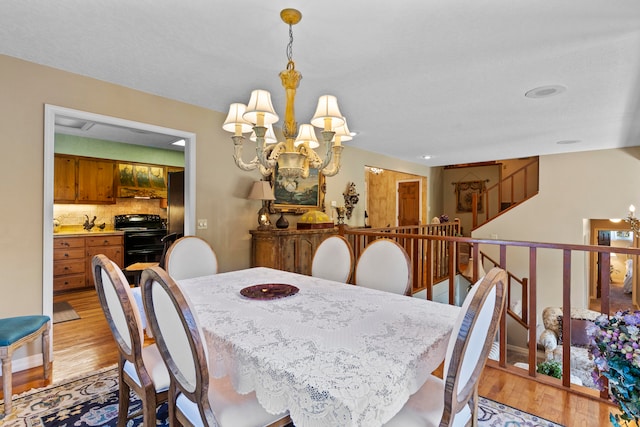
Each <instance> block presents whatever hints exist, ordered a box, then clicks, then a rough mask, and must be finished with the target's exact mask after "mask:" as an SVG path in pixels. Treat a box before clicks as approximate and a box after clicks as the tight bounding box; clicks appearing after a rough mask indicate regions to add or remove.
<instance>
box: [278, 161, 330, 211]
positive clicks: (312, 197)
mask: <svg viewBox="0 0 640 427" xmlns="http://www.w3.org/2000/svg"><path fill="white" fill-rule="evenodd" d="M271 185H272V187H273V194H274V195H275V198H276V199H275V200H274V201H272V202H271V206H270V211H271V212H272V213H273V212H285V213H293V214H303V213H305V212H307V211H309V210H320V211H324V198H325V193H326V191H327V187H326V183H325V177H324V175H323V174H322V172H320V171H319V170H318V169H314V168H310V169H309V176H308V177H307V178H295V179H292V180H288V179H287V178H285V177H283V176H282V175H280V174H278V167H277V166H276V168H275V170H274V172H273V173H272V174H271Z"/></svg>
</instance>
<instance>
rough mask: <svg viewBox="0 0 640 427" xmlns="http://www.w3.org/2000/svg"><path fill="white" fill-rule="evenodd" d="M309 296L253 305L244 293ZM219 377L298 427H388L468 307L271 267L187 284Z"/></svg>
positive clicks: (184, 286)
mask: <svg viewBox="0 0 640 427" xmlns="http://www.w3.org/2000/svg"><path fill="white" fill-rule="evenodd" d="M268 283H285V284H290V285H294V286H296V287H298V288H299V289H300V291H299V292H298V293H297V294H295V295H291V296H288V297H285V298H280V299H274V300H252V299H248V298H246V297H243V296H242V295H240V290H241V289H242V288H244V287H247V286H251V285H256V284H268ZM179 285H180V287H181V288H182V289H183V291H184V293H185V294H186V295H187V297H188V298H189V299H190V301H191V304H192V306H193V308H194V311H195V312H196V314H197V317H198V321H199V322H200V326H201V327H202V329H203V331H204V335H205V338H206V341H207V346H208V351H209V364H210V371H211V375H213V376H215V377H221V376H224V375H231V378H232V381H233V384H234V386H235V387H236V389H237V390H238V392H240V393H249V392H251V391H253V390H255V391H256V395H257V397H258V400H259V401H260V403H261V404H262V406H264V407H265V408H266V409H267V410H268V411H269V412H273V413H279V412H282V411H283V410H285V409H286V410H289V413H290V415H291V418H292V420H293V422H294V423H295V425H296V427H309V426H310V427H316V426H317V427H327V426H340V427H344V426H366V427H375V426H379V425H382V424H383V423H384V422H386V421H388V420H389V419H390V418H391V417H392V416H393V415H395V414H396V413H397V412H398V411H399V410H400V409H401V408H402V406H403V405H404V403H405V402H406V401H407V399H408V398H409V396H410V395H411V394H412V393H414V392H415V391H417V390H418V388H420V386H421V385H422V383H423V382H424V381H425V379H426V378H427V376H428V375H429V374H430V373H431V372H432V371H433V370H434V369H435V368H436V367H438V365H439V364H440V363H441V362H442V360H443V359H444V356H445V353H446V347H447V342H448V338H449V335H450V333H451V328H452V327H453V324H454V322H455V319H456V316H457V314H458V312H459V308H458V307H453V306H448V305H444V304H439V303H435V302H431V301H425V300H423V299H417V298H409V297H406V296H401V295H395V294H391V293H387V292H380V291H376V290H371V289H367V288H362V287H357V286H352V285H345V284H340V283H337V282H331V281H328V280H324V279H319V278H314V277H309V276H303V275H299V274H294V273H287V272H284V271H279V270H272V269H268V268H252V269H248V270H241V271H235V272H230V273H223V274H217V275H213V276H205V277H199V278H195V279H188V280H182V281H180V282H179Z"/></svg>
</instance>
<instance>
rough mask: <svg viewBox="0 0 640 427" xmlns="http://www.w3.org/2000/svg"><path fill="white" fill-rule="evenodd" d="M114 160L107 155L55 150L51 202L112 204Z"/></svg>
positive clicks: (113, 198) (113, 201) (114, 172)
mask: <svg viewBox="0 0 640 427" xmlns="http://www.w3.org/2000/svg"><path fill="white" fill-rule="evenodd" d="M115 174H116V162H115V161H113V160H107V159H94V158H90V157H78V156H69V155H63V154H56V155H55V158H54V184H53V201H54V203H82V204H112V203H115V202H116V198H115V187H114V182H115Z"/></svg>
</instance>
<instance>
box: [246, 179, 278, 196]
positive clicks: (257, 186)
mask: <svg viewBox="0 0 640 427" xmlns="http://www.w3.org/2000/svg"><path fill="white" fill-rule="evenodd" d="M248 199H252V200H275V199H276V198H275V196H274V195H273V189H272V188H271V184H269V182H268V181H256V182H254V183H253V187H251V192H250V193H249V197H248Z"/></svg>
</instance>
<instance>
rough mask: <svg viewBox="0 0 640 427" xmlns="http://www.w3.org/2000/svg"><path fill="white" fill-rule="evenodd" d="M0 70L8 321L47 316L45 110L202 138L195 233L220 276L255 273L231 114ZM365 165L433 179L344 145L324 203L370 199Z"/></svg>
mask: <svg viewBox="0 0 640 427" xmlns="http://www.w3.org/2000/svg"><path fill="white" fill-rule="evenodd" d="M0 70H2V77H3V78H2V79H0V93H1V94H2V97H1V101H0V125H1V129H2V141H1V142H0V144H2V148H3V152H4V155H3V162H2V163H3V164H2V168H0V170H1V172H0V174H1V175H0V176H1V179H0V181H1V182H2V184H1V185H2V193H1V194H2V199H3V203H2V206H1V207H0V221H2V224H3V233H2V234H1V236H0V239H1V243H2V244H1V246H0V247H1V248H2V249H1V251H2V253H1V257H0V259H1V260H2V261H1V267H2V271H3V279H2V281H0V295H2V298H0V313H1V315H2V316H3V317H8V316H17V315H24V314H33V313H41V312H42V285H43V271H42V257H43V246H42V245H43V243H42V242H43V225H42V224H43V198H44V193H43V174H44V171H43V162H44V157H43V156H44V155H43V149H44V142H43V133H44V106H45V104H51V105H55V106H60V107H66V108H71V109H75V110H81V111H88V112H91V113H96V114H101V115H106V116H113V117H119V118H124V119H127V120H132V121H137V122H142V123H149V124H152V125H156V126H162V127H166V128H171V129H177V130H181V131H185V132H193V133H195V134H196V137H197V143H196V218H206V219H208V229H207V230H198V232H197V234H198V235H199V236H200V237H203V238H204V239H206V240H207V241H209V242H210V243H211V244H212V245H213V247H214V248H215V249H216V251H217V252H218V256H219V261H220V268H221V270H222V271H229V270H235V269H241V268H246V267H249V264H250V247H251V246H250V245H251V242H250V234H249V229H251V228H255V221H256V214H257V211H258V209H259V208H260V202H258V201H249V200H247V199H246V196H247V194H248V192H249V189H250V187H251V184H252V182H253V181H255V180H258V179H260V174H259V173H258V172H250V173H248V172H243V171H241V170H240V169H238V168H237V167H236V166H235V165H234V163H233V160H232V154H233V144H232V142H231V138H230V137H229V134H228V133H227V132H225V131H223V130H222V128H221V125H222V122H223V120H224V117H225V113H220V112H216V111H212V110H208V109H205V108H201V107H197V106H193V105H188V104H185V103H182V102H178V101H174V100H170V99H166V98H162V97H158V96H154V95H150V94H146V93H142V92H139V91H135V90H132V89H128V88H125V87H122V86H117V85H113V84H109V83H105V82H102V81H98V80H95V79H91V78H87V77H83V76H79V75H76V74H71V73H67V72H64V71H60V70H56V69H52V68H48V67H44V66H40V65H36V64H32V63H29V62H25V61H22V60H18V59H15V58H11V57H8V56H3V55H0ZM212 96H214V95H212ZM247 151H250V150H247ZM365 164H373V165H379V166H381V167H385V168H392V169H395V170H406V171H407V172H410V173H415V174H419V175H428V173H429V168H427V167H424V166H421V165H417V164H412V163H408V162H403V161H400V160H396V159H391V158H387V157H384V156H380V155H377V154H375V153H368V152H364V151H362V150H356V149H352V148H349V147H348V146H347V147H346V148H345V150H344V152H343V166H342V171H341V173H340V174H338V175H337V176H336V177H332V178H329V179H327V190H328V191H327V201H330V200H342V192H343V191H344V187H345V186H346V183H347V182H349V181H352V182H355V183H356V185H357V188H358V189H359V190H360V191H364V165H365ZM361 194H362V193H361ZM363 197H364V195H363ZM362 200H364V199H362ZM363 216H364V202H362V203H360V204H359V205H357V206H356V209H355V211H354V216H353V217H352V221H351V223H352V224H353V225H358V224H359V223H358V221H360V225H361V222H362V221H363ZM274 219H275V218H274ZM54 339H55V337H54Z"/></svg>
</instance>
